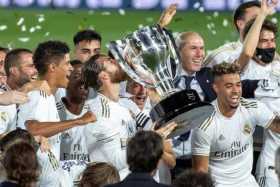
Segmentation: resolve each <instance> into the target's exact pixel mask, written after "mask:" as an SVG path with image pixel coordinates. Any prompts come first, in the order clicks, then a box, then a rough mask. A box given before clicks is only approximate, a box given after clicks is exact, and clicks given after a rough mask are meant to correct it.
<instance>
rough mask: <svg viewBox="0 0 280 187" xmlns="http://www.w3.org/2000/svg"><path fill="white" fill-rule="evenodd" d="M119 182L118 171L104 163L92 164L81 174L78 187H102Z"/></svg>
mask: <svg viewBox="0 0 280 187" xmlns="http://www.w3.org/2000/svg"><path fill="white" fill-rule="evenodd" d="M119 181H120V176H119V172H118V170H117V169H116V168H115V167H114V166H112V165H110V164H108V163H105V162H97V163H92V164H89V166H87V168H86V169H85V170H84V172H83V174H82V179H81V181H80V185H79V187H103V186H105V185H107V184H114V183H117V182H119Z"/></svg>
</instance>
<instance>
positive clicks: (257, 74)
mask: <svg viewBox="0 0 280 187" xmlns="http://www.w3.org/2000/svg"><path fill="white" fill-rule="evenodd" d="M279 66H280V61H278V60H274V61H272V62H271V63H269V64H266V65H261V64H258V63H257V62H256V61H255V60H253V59H250V61H249V63H248V65H247V66H246V67H245V69H244V71H243V72H242V73H241V80H245V79H250V80H258V79H267V78H268V76H269V75H270V74H271V72H272V70H273V69H274V68H278V67H279Z"/></svg>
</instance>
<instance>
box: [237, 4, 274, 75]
mask: <svg viewBox="0 0 280 187" xmlns="http://www.w3.org/2000/svg"><path fill="white" fill-rule="evenodd" d="M277 2H278V0H271V1H268V0H262V2H261V10H260V13H259V14H258V16H257V17H256V19H255V21H254V23H253V25H252V27H251V28H250V30H249V32H248V33H247V35H246V37H245V40H244V43H243V50H242V52H241V54H240V57H239V58H238V59H237V61H236V63H237V64H239V65H240V68H241V71H243V70H244V68H245V67H246V66H247V64H248V62H249V60H250V59H251V58H252V57H253V56H254V53H255V50H256V47H257V45H258V42H259V36H260V32H261V28H262V24H263V22H264V20H265V18H266V17H267V16H268V15H272V14H273V13H274V11H275V7H276V5H277Z"/></svg>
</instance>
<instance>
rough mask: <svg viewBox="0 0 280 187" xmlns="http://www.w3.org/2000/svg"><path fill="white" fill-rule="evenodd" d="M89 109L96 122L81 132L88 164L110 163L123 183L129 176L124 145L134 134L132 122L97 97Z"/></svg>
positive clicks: (114, 104) (124, 111) (125, 112)
mask: <svg viewBox="0 0 280 187" xmlns="http://www.w3.org/2000/svg"><path fill="white" fill-rule="evenodd" d="M89 106H90V110H91V111H92V112H93V113H94V114H95V115H96V116H97V121H96V122H95V123H92V124H89V125H86V127H85V129H84V133H85V138H86V144H87V148H88V153H89V157H90V161H91V162H98V161H99V162H109V163H111V164H112V165H113V166H115V167H116V168H117V169H118V171H119V173H120V176H121V178H122V179H123V178H124V177H125V176H126V175H127V174H128V173H129V170H128V167H127V164H126V144H127V140H128V138H130V137H132V136H133V135H134V134H135V132H136V124H135V120H134V119H133V118H132V117H131V115H130V113H129V111H128V110H127V109H126V108H124V107H122V106H121V105H120V104H119V103H118V102H114V101H111V100H109V99H108V98H107V97H105V96H104V95H101V94H98V95H97V97H96V98H94V99H93V100H91V102H89Z"/></svg>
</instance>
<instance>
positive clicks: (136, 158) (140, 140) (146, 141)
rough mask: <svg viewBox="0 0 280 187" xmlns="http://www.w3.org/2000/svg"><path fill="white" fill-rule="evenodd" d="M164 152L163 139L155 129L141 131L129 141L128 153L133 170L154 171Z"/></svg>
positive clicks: (130, 168) (128, 161) (128, 160)
mask: <svg viewBox="0 0 280 187" xmlns="http://www.w3.org/2000/svg"><path fill="white" fill-rule="evenodd" d="M162 154H163V140H162V137H161V136H160V135H158V134H157V133H156V132H153V131H139V132H137V133H136V134H135V136H134V137H132V138H131V139H130V140H129V141H128V145H127V150H126V155H127V158H126V159H127V164H128V166H129V170H130V171H131V172H141V173H143V172H144V173H152V172H153V171H154V170H155V169H156V168H157V166H158V162H159V160H160V159H161V156H162Z"/></svg>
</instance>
